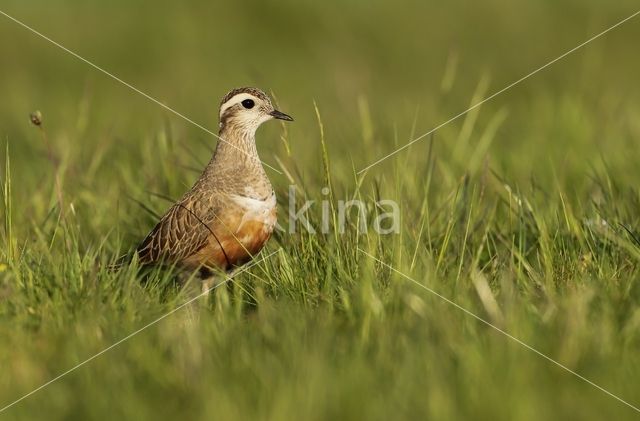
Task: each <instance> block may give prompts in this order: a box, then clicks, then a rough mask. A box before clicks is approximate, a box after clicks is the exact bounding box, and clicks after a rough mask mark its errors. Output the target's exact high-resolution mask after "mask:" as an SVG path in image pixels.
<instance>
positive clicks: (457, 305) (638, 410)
mask: <svg viewBox="0 0 640 421" xmlns="http://www.w3.org/2000/svg"><path fill="white" fill-rule="evenodd" d="M358 251H360V252H361V253H364V254H366V255H367V256H369V257H370V258H372V259H373V260H375V261H376V262H378V263H380V264H382V265H384V266H386V267H387V268H389V269H391V270H392V271H394V272H395V273H397V274H398V275H400V276H402V277H403V278H405V279H407V280H409V281H411V282H413V283H414V284H416V285H418V286H419V287H420V288H423V289H425V290H427V291H429V292H430V293H432V294H433V295H435V296H436V297H438V298H440V299H442V300H444V301H446V302H447V303H449V304H451V305H452V306H454V307H456V308H457V309H458V310H461V311H463V312H464V313H466V314H467V315H469V316H471V317H473V318H474V319H476V320H478V321H480V322H482V323H484V324H485V325H487V326H489V327H491V328H493V329H495V330H497V331H498V332H500V333H502V334H503V335H505V336H506V337H507V338H509V339H511V340H513V341H515V342H517V343H518V344H520V345H522V346H523V347H525V348H527V349H528V350H529V351H531V352H533V353H535V354H538V355H539V356H541V357H542V358H544V359H545V360H547V361H549V362H552V363H553V364H555V365H557V366H558V367H560V368H562V369H563V370H565V371H568V372H569V373H571V374H573V375H574V376H576V377H578V378H579V379H580V380H583V381H585V382H587V383H589V384H590V385H591V386H593V387H595V388H596V389H598V390H600V391H602V392H604V393H606V394H607V395H609V396H611V397H612V398H614V399H615V400H617V401H619V402H621V403H623V404H625V405H627V406H628V407H629V408H632V409H634V410H636V411H637V412H640V408H638V407H637V406H634V405H632V404H630V403H629V402H627V401H625V400H624V399H622V398H620V397H618V396H617V395H614V394H613V393H611V392H609V391H608V390H607V389H605V388H604V387H602V386H598V385H597V384H595V383H594V382H592V381H591V380H589V379H587V378H586V377H583V376H581V375H580V374H578V373H576V372H575V371H573V370H572V369H570V368H569V367H567V366H565V365H563V364H562V363H559V362H558V361H556V360H554V359H553V358H551V357H549V356H548V355H546V354H543V353H542V352H540V351H538V350H537V349H535V348H534V347H532V346H531V345H528V344H526V343H525V342H522V341H521V340H520V339H518V338H516V337H515V336H513V335H511V334H509V333H507V332H506V331H504V330H502V329H500V328H499V327H497V326H495V325H493V324H491V322H489V321H487V320H485V319H483V318H482V317H480V316H478V315H476V314H475V313H472V312H471V311H469V310H467V309H466V308H464V307H462V306H461V305H459V304H456V303H455V302H453V301H451V300H450V299H448V298H447V297H445V296H444V295H442V294H439V293H437V292H436V291H434V290H433V289H431V288H429V287H428V286H425V285H423V284H421V283H420V282H418V281H416V280H415V279H413V278H411V277H409V276H408V275H405V274H404V273H402V272H400V271H399V270H397V269H395V268H393V267H392V266H390V265H388V264H387V263H385V262H383V261H382V260H380V259H378V258H377V257H375V256H374V255H372V254H369V253H367V252H366V251H364V250H362V249H361V248H358Z"/></svg>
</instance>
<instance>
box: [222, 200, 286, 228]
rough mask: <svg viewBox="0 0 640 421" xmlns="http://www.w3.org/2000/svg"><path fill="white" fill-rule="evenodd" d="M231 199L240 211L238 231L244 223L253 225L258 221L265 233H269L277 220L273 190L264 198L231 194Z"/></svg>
mask: <svg viewBox="0 0 640 421" xmlns="http://www.w3.org/2000/svg"><path fill="white" fill-rule="evenodd" d="M231 200H232V201H233V203H234V204H235V205H236V206H237V207H238V208H240V211H241V213H242V218H241V221H240V226H239V227H238V231H242V228H243V227H244V226H246V225H253V226H255V224H256V223H258V224H262V226H263V230H264V232H265V233H268V234H271V232H273V229H274V228H275V225H276V222H277V216H276V195H275V193H274V192H273V191H272V192H271V195H270V196H269V197H268V198H266V199H264V200H260V199H256V198H253V197H248V196H240V195H231Z"/></svg>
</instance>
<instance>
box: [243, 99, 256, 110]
mask: <svg viewBox="0 0 640 421" xmlns="http://www.w3.org/2000/svg"><path fill="white" fill-rule="evenodd" d="M241 104H242V106H243V107H244V108H246V109H251V108H253V106H254V105H256V104H255V102H253V100H252V99H245V100H244V101H242V102H241Z"/></svg>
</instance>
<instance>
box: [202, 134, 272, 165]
mask: <svg viewBox="0 0 640 421" xmlns="http://www.w3.org/2000/svg"><path fill="white" fill-rule="evenodd" d="M218 137H219V139H218V144H217V146H216V151H215V153H214V154H213V158H212V161H214V160H215V161H217V162H223V161H224V162H228V163H231V164H233V165H239V164H242V165H243V166H244V165H252V166H255V165H258V166H261V164H260V158H259V157H258V149H257V148H256V130H255V129H252V128H246V127H237V126H234V125H223V126H222V127H220V131H219V133H218Z"/></svg>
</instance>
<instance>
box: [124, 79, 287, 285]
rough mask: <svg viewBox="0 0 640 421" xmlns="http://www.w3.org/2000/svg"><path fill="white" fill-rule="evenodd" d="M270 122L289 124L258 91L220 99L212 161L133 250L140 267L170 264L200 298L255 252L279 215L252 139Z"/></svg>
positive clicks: (237, 92)
mask: <svg viewBox="0 0 640 421" xmlns="http://www.w3.org/2000/svg"><path fill="white" fill-rule="evenodd" d="M272 119H279V120H284V121H293V118H292V117H291V116H289V115H287V114H285V113H283V112H281V111H278V110H276V109H275V108H274V106H273V104H272V102H271V99H270V98H269V97H268V96H267V94H265V93H264V92H263V91H262V90H260V89H257V88H252V87H243V88H236V89H233V90H231V91H230V92H229V93H227V94H226V95H225V96H224V97H223V98H222V101H221V103H220V109H219V134H218V139H219V141H218V143H217V145H216V149H215V151H214V153H213V156H212V157H211V160H210V161H209V163H208V164H207V166H206V167H205V168H204V170H203V172H202V174H201V175H200V177H199V178H198V180H197V181H196V182H195V183H194V185H193V186H192V187H191V189H189V190H188V191H187V192H186V193H185V194H184V195H183V196H182V198H181V199H180V200H178V201H177V202H176V203H175V204H173V205H172V206H171V207H170V208H169V209H168V210H167V211H166V213H165V214H164V215H163V216H162V217H161V218H160V220H159V222H158V223H157V224H156V225H155V227H154V228H153V229H152V230H151V232H149V234H148V235H147V236H146V237H145V238H144V240H143V241H142V243H141V244H140V245H139V246H138V247H137V249H136V254H137V258H138V262H139V263H140V264H141V265H142V266H157V265H163V266H166V265H169V266H173V267H175V268H177V269H178V270H179V273H181V274H183V275H184V274H189V275H193V274H195V275H196V276H195V277H196V278H199V279H200V280H201V281H202V291H203V293H204V292H207V291H209V290H210V289H211V288H212V287H213V286H214V285H215V282H216V278H217V276H218V275H219V274H220V273H225V272H230V271H232V270H234V269H236V268H238V267H240V266H242V265H243V264H245V263H247V262H249V261H250V260H251V259H252V257H253V256H255V255H256V254H257V253H258V252H260V250H261V249H262V248H263V247H264V245H265V244H266V243H267V241H268V240H269V238H270V237H271V234H272V233H273V231H274V228H275V225H276V221H277V214H276V196H275V192H274V190H273V187H272V186H271V183H270V181H269V178H268V177H267V174H266V172H265V170H264V168H263V166H262V162H261V161H260V158H259V157H258V151H257V148H256V139H255V135H256V130H257V129H258V127H260V125H262V123H264V122H266V121H268V120H272Z"/></svg>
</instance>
